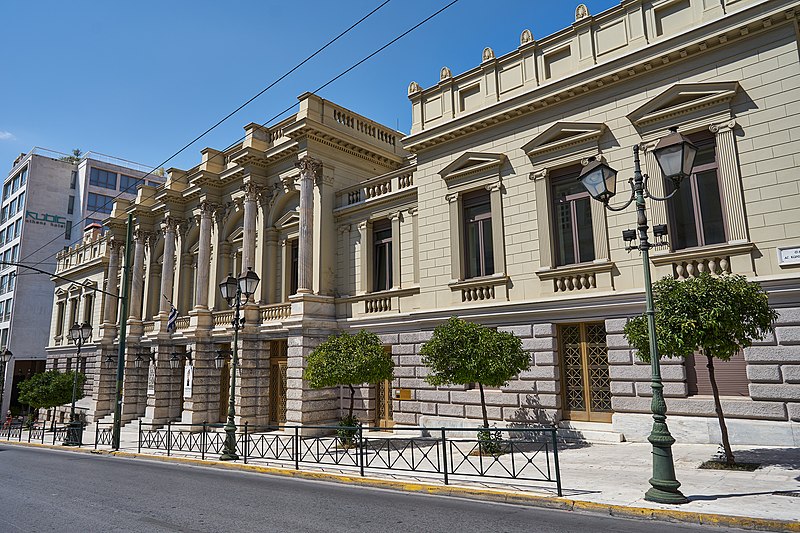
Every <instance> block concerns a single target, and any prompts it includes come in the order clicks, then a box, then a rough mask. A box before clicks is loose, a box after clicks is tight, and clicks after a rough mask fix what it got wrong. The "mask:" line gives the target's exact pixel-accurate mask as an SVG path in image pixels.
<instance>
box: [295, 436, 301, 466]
mask: <svg viewBox="0 0 800 533" xmlns="http://www.w3.org/2000/svg"><path fill="white" fill-rule="evenodd" d="M294 469H295V470H300V427H299V426H295V427H294Z"/></svg>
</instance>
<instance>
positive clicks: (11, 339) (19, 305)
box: [0, 148, 164, 413]
mask: <svg viewBox="0 0 800 533" xmlns="http://www.w3.org/2000/svg"><path fill="white" fill-rule="evenodd" d="M145 174H146V169H145V168H144V167H143V166H141V165H138V164H136V163H132V162H130V161H125V160H122V159H118V158H114V157H110V156H105V155H102V154H97V153H92V152H90V153H87V154H85V155H83V156H81V157H75V156H68V155H66V154H62V153H59V152H53V151H51V150H46V149H43V148H34V149H32V150H31V151H30V152H28V153H27V154H21V155H20V156H19V157H18V158H17V159H16V161H14V164H13V165H12V170H11V172H10V173H9V174H8V177H7V178H6V179H5V181H4V183H3V189H2V211H1V212H0V258H2V261H5V262H6V263H8V262H11V263H17V262H20V263H24V264H26V265H30V266H33V267H35V268H38V269H40V270H42V271H44V272H45V273H52V272H53V271H54V270H55V261H54V259H53V257H54V256H55V254H56V253H57V252H58V251H59V250H61V249H62V248H64V247H65V246H69V245H71V244H72V243H73V242H76V241H77V242H80V239H81V232H82V230H83V228H84V227H86V226H87V225H90V224H93V223H95V224H96V223H97V222H99V221H100V220H101V219H103V218H105V217H106V216H108V214H109V213H111V207H112V205H113V198H114V196H116V195H118V194H120V195H121V197H122V198H129V199H130V198H133V197H134V196H135V194H136V186H137V185H139V184H140V182H142V181H143V180H142V177H143V176H144V175H145ZM117 178H119V182H120V187H116V185H117V181H118V180H117ZM148 179H149V178H148ZM152 180H153V181H152V182H153V183H163V181H164V178H163V177H159V176H153V177H152ZM126 187H127V189H126ZM84 219H85V220H84ZM45 277H46V275H42V274H41V273H36V272H34V271H31V270H26V269H24V268H18V267H14V266H12V265H9V264H4V265H0V347H2V348H0V349H6V348H7V349H8V350H9V351H10V352H11V353H12V354H13V356H12V357H11V358H10V361H9V363H8V366H7V368H6V372H5V375H6V380H5V386H4V388H3V390H4V394H3V400H2V412H3V413H5V412H6V410H7V409H9V407H11V406H13V407H14V410H15V411H16V410H17V409H20V408H22V406H20V405H19V404H18V402H17V401H16V394H17V392H16V391H17V387H16V385H17V383H19V381H20V380H22V379H26V378H27V377H28V376H30V374H32V373H35V372H38V371H41V370H42V369H43V366H44V362H45V361H46V358H47V356H46V353H45V348H46V346H47V345H48V337H49V335H48V333H47V332H48V331H49V327H50V320H49V317H50V314H51V305H52V302H53V292H52V286H51V285H50V284H49V283H48V282H47V281H46V280H45Z"/></svg>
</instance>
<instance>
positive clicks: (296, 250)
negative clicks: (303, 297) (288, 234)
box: [289, 239, 300, 294]
mask: <svg viewBox="0 0 800 533" xmlns="http://www.w3.org/2000/svg"><path fill="white" fill-rule="evenodd" d="M299 257H300V241H299V239H294V240H292V241H290V243H289V294H297V283H298V281H297V276H298V268H299Z"/></svg>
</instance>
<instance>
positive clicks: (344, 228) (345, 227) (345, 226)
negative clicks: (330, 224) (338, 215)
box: [338, 224, 350, 234]
mask: <svg viewBox="0 0 800 533" xmlns="http://www.w3.org/2000/svg"><path fill="white" fill-rule="evenodd" d="M338 230H339V233H340V234H344V233H348V232H349V231H350V224H342V225H340V226H339V227H338Z"/></svg>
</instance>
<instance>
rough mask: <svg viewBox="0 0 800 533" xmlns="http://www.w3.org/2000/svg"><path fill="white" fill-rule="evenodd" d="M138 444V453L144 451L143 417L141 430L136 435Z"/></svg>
mask: <svg viewBox="0 0 800 533" xmlns="http://www.w3.org/2000/svg"><path fill="white" fill-rule="evenodd" d="M136 446H137V447H138V453H142V419H141V418H140V419H139V432H138V433H137V436H136Z"/></svg>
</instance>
